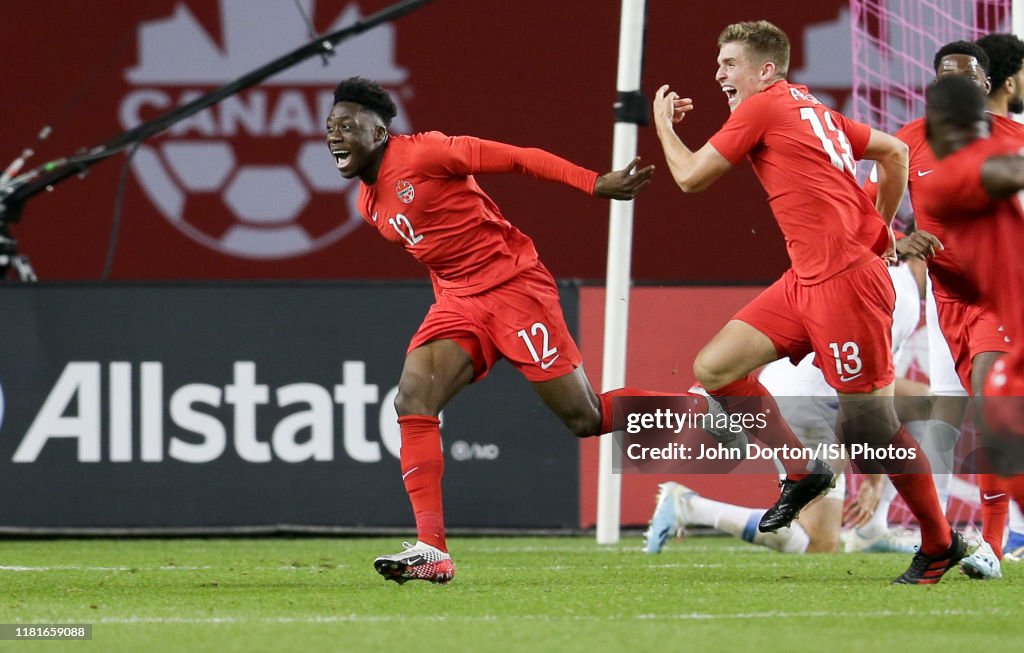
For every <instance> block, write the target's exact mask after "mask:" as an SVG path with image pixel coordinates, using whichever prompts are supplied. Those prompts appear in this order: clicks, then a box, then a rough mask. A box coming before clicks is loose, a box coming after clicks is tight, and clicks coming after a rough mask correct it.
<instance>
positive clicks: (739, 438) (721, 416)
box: [689, 385, 750, 460]
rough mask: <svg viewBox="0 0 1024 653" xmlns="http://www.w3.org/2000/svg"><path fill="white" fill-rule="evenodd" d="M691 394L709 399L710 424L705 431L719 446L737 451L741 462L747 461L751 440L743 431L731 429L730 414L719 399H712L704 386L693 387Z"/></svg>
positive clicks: (708, 415)
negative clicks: (748, 446)
mask: <svg viewBox="0 0 1024 653" xmlns="http://www.w3.org/2000/svg"><path fill="white" fill-rule="evenodd" d="M689 392H690V393H691V394H697V395H701V396H702V397H704V398H705V399H707V402H708V412H707V418H708V420H709V421H710V424H707V423H706V422H705V427H704V431H706V432H707V433H708V435H710V436H711V437H713V438H714V439H715V440H716V441H718V444H719V445H721V446H722V447H725V448H726V449H732V450H735V451H736V452H737V455H738V459H739V460H746V458H747V445H748V444H749V443H750V438H749V437H748V436H747V432H746V431H744V430H743V429H739V430H738V431H733V430H732V429H731V428H729V426H728V425H729V424H731V423H732V422H731V421H730V419H729V413H728V412H727V411H726V410H725V408H724V407H723V406H722V404H721V403H719V401H718V400H717V399H715V398H714V397H712V396H711V395H710V394H709V393H708V391H707V390H705V389H704V387H703V386H701V385H694V386H691V387H690V389H689Z"/></svg>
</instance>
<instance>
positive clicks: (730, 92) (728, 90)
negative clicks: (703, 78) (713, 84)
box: [722, 86, 736, 102]
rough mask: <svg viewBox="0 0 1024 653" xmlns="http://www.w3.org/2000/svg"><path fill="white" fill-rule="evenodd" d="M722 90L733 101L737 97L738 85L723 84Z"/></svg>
mask: <svg viewBox="0 0 1024 653" xmlns="http://www.w3.org/2000/svg"><path fill="white" fill-rule="evenodd" d="M722 92H723V93H725V96H726V97H727V98H729V101H730V102H732V101H733V100H735V99H736V87H735V86H723V87H722Z"/></svg>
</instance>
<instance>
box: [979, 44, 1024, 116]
mask: <svg viewBox="0 0 1024 653" xmlns="http://www.w3.org/2000/svg"><path fill="white" fill-rule="evenodd" d="M976 43H977V44H978V45H979V46H981V49H982V50H984V51H985V54H987V55H988V59H989V67H988V77H989V83H990V84H991V85H992V89H991V90H990V91H989V93H988V98H987V100H986V105H987V106H988V110H989V112H990V113H993V114H995V115H997V116H1007V115H1009V114H1011V113H1024V41H1021V40H1020V39H1019V38H1017V37H1016V36H1015V35H1013V34H987V35H985V36H983V37H981V38H980V39H978V40H977V41H976ZM1022 130H1024V126H1022Z"/></svg>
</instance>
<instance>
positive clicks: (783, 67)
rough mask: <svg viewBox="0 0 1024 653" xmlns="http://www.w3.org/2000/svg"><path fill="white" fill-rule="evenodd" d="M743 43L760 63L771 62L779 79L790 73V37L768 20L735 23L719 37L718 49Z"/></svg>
mask: <svg viewBox="0 0 1024 653" xmlns="http://www.w3.org/2000/svg"><path fill="white" fill-rule="evenodd" d="M734 42H735V43H742V44H744V45H745V46H747V51H748V52H749V53H750V54H751V56H753V57H754V58H756V59H760V60H761V61H759V62H758V63H764V62H767V61H771V62H772V63H774V64H775V70H776V71H777V75H778V76H779V77H785V76H786V74H787V73H788V72H789V37H787V36H786V33H785V32H783V31H782V30H781V29H779V28H778V27H776V26H775V25H772V24H771V23H769V22H768V21H766V20H757V21H748V22H745V23H733V24H732V25H729V26H728V27H726V28H725V29H724V30H722V33H721V34H719V35H718V47H722V46H723V45H725V44H726V43H734Z"/></svg>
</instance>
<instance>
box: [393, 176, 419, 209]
mask: <svg viewBox="0 0 1024 653" xmlns="http://www.w3.org/2000/svg"><path fill="white" fill-rule="evenodd" d="M395 193H396V194H397V195H398V199H400V200H402V204H412V201H413V199H415V197H416V188H415V187H414V186H413V185H412V184H410V183H409V182H408V181H406V180H404V179H399V180H398V182H397V183H395Z"/></svg>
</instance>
